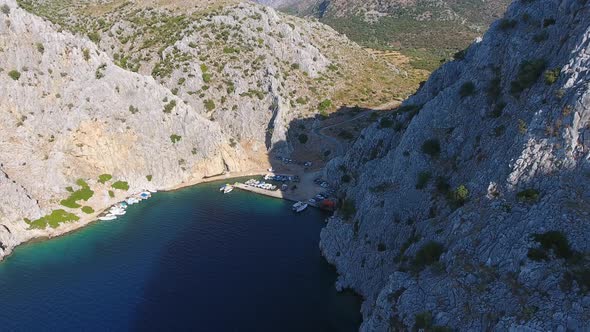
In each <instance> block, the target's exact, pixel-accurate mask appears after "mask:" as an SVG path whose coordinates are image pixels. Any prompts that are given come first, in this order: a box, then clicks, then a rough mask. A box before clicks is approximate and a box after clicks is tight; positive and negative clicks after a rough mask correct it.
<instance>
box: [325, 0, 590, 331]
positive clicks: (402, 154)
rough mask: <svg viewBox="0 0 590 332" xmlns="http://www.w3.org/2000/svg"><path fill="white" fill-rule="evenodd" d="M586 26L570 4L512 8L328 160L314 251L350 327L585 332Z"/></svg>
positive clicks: (588, 233)
mask: <svg viewBox="0 0 590 332" xmlns="http://www.w3.org/2000/svg"><path fill="white" fill-rule="evenodd" d="M589 26H590V8H589V5H588V4H586V3H585V2H581V1H574V0H561V1H558V0H544V1H517V2H515V3H513V4H512V5H511V7H510V9H509V11H508V13H507V14H506V17H505V18H504V19H503V20H501V21H498V22H496V23H494V24H493V25H492V27H491V29H490V30H489V32H488V33H487V34H486V35H485V37H484V38H483V40H481V41H480V42H477V43H475V44H473V45H472V46H471V47H470V48H469V49H468V50H467V51H466V53H465V56H464V58H463V59H462V60H457V61H454V62H452V63H448V64H446V65H444V66H443V67H442V68H441V69H439V70H438V71H436V72H435V73H434V74H433V75H432V77H431V78H430V79H429V80H428V82H427V83H426V84H425V85H424V86H423V88H422V89H421V90H420V91H419V92H418V93H417V94H416V95H414V96H413V97H411V98H410V99H409V100H408V101H406V102H405V104H404V107H402V109H401V110H400V111H399V112H398V114H397V115H396V116H392V117H390V118H385V119H382V120H380V121H378V123H376V124H375V125H373V126H372V127H370V128H368V129H366V130H365V131H364V132H363V135H362V136H361V138H359V139H358V140H357V142H356V143H355V145H354V147H353V148H351V149H350V151H348V153H347V155H346V156H345V157H343V158H338V159H336V160H334V161H333V162H332V163H331V164H330V167H329V168H328V170H327V174H328V176H329V177H331V179H332V180H331V181H332V182H333V183H335V184H336V185H339V186H340V187H341V195H342V199H343V208H341V209H340V210H339V212H338V213H337V216H336V217H334V218H332V219H331V220H330V221H329V223H328V226H327V227H326V228H325V229H324V230H323V231H322V234H321V249H322V252H323V253H324V255H325V256H326V257H327V259H328V260H329V261H330V262H332V263H334V264H335V265H336V266H337V268H338V271H339V272H340V274H341V276H340V277H339V279H338V282H337V286H338V287H340V288H345V287H350V288H353V289H355V290H357V291H358V292H360V293H361V294H362V295H363V296H364V297H365V302H364V304H363V314H364V317H365V321H364V323H363V325H362V330H366V331H377V330H400V329H401V330H405V329H409V328H412V327H417V328H419V327H423V328H424V327H426V328H428V327H432V326H447V327H451V328H456V329H459V330H477V331H480V330H490V329H492V330H494V329H495V330H507V329H519V330H529V329H530V330H558V331H559V330H561V331H565V330H566V329H569V330H584V329H588V328H590V326H589V325H588V324H589V323H588V322H589V319H590V317H589V314H590V295H589V293H588V291H589V288H590V284H589V279H588V275H589V272H590V270H589V269H588V267H589V264H588V263H589V262H588V260H589V252H590V244H589V242H588V241H587V239H588V238H589V237H590V210H589V209H588V203H589V202H590V178H589V176H588V174H589V173H588V171H589V170H590V163H589V158H590V154H589V152H590V140H589V138H590V129H588V128H589V127H588V126H589V122H588V121H589V118H590V98H589V96H590V89H589V86H588V82H589V81H590V72H589V68H590V67H589V65H590V57H589V56H588V54H589V53H590V44H589V40H590V28H589ZM344 174H348V175H349V176H351V177H352V178H353V181H351V183H341V181H340V178H341V177H342V175H344ZM564 239H565V240H564ZM557 243H559V244H557ZM425 322H426V323H425ZM424 324H427V326H425V325H424Z"/></svg>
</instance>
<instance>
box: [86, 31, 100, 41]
mask: <svg viewBox="0 0 590 332" xmlns="http://www.w3.org/2000/svg"><path fill="white" fill-rule="evenodd" d="M88 39H90V40H91V41H93V42H94V43H99V42H100V34H99V33H98V32H90V33H88Z"/></svg>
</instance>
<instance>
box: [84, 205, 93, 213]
mask: <svg viewBox="0 0 590 332" xmlns="http://www.w3.org/2000/svg"><path fill="white" fill-rule="evenodd" d="M82 212H84V213H86V214H93V213H94V209H93V208H91V207H90V206H83V207H82Z"/></svg>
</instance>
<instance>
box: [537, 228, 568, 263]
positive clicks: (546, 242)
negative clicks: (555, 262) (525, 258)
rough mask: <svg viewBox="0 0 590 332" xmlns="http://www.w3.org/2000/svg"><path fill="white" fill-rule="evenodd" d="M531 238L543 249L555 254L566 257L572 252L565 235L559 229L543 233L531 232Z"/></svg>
mask: <svg viewBox="0 0 590 332" xmlns="http://www.w3.org/2000/svg"><path fill="white" fill-rule="evenodd" d="M533 240H535V241H536V242H538V243H539V244H540V245H541V248H542V249H543V250H545V251H553V253H554V254H555V256H557V257H559V258H564V259H568V258H570V257H572V256H573V254H574V252H573V251H572V250H571V249H570V245H569V242H568V240H567V237H566V236H565V235H564V234H563V233H562V232H559V231H549V232H546V233H543V234H533Z"/></svg>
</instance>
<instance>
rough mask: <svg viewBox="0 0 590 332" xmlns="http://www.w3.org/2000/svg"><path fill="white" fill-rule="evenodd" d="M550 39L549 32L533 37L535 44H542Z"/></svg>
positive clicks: (542, 32)
mask: <svg viewBox="0 0 590 332" xmlns="http://www.w3.org/2000/svg"><path fill="white" fill-rule="evenodd" d="M547 39H549V33H548V32H547V31H541V32H539V33H537V34H536V35H534V36H533V41H534V42H535V43H541V42H544V41H546V40H547Z"/></svg>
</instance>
